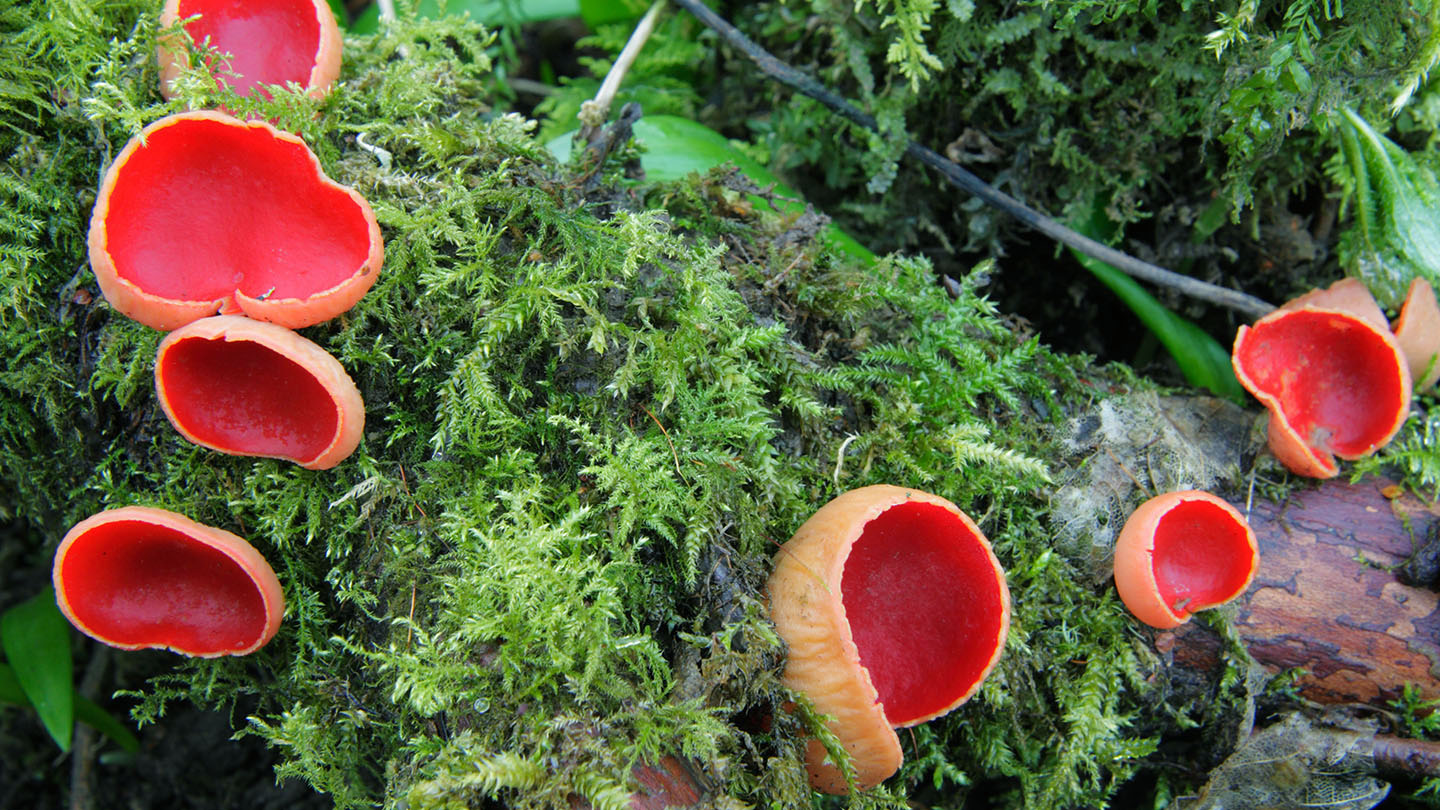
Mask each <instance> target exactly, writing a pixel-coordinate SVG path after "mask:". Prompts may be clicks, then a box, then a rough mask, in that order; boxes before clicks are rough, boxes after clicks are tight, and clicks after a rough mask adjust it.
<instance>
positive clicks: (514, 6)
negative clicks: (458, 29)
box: [350, 0, 580, 34]
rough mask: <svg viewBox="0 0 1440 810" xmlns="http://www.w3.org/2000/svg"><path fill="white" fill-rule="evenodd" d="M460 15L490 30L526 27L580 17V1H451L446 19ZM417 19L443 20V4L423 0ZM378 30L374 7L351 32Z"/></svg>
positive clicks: (377, 15)
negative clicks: (536, 23) (441, 18)
mask: <svg viewBox="0 0 1440 810" xmlns="http://www.w3.org/2000/svg"><path fill="white" fill-rule="evenodd" d="M460 14H469V15H470V19H472V20H475V21H476V22H482V23H484V24H486V25H489V26H495V25H523V24H525V23H532V22H542V21H544V20H557V19H560V18H562V17H578V16H580V0H449V2H446V3H445V8H444V12H443V15H444V16H450V15H460ZM415 16H417V17H439V16H442V12H441V9H440V0H420V2H418V3H416V4H415ZM379 27H380V7H379V6H378V5H377V4H373V3H372V4H371V5H370V7H369V8H366V9H365V11H364V12H362V13H361V14H360V16H359V17H356V18H355V22H354V23H352V24H351V25H350V30H351V31H353V32H354V33H357V34H373V33H375V31H376V30H377V29H378V28H379Z"/></svg>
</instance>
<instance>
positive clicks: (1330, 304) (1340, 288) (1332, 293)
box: [1280, 278, 1390, 329]
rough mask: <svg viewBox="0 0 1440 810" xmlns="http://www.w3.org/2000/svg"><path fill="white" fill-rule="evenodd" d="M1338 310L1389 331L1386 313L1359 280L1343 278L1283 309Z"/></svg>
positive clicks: (1297, 299) (1283, 306)
mask: <svg viewBox="0 0 1440 810" xmlns="http://www.w3.org/2000/svg"><path fill="white" fill-rule="evenodd" d="M1306 307H1309V308H1310V309H1338V310H1340V311H1341V312H1348V313H1350V314H1351V315H1354V316H1356V317H1358V318H1361V319H1363V320H1364V321H1365V322H1366V323H1369V324H1372V325H1374V326H1375V327H1376V328H1377V329H1389V328H1390V323H1389V322H1388V321H1386V320H1385V313H1384V312H1383V311H1382V310H1381V309H1380V305H1379V304H1377V303H1375V296H1373V295H1371V294H1370V288H1369V287H1366V286H1365V282H1363V281H1361V280H1360V279H1358V278H1342V279H1340V280H1339V281H1337V282H1335V283H1334V284H1331V285H1330V286H1329V287H1326V288H1325V289H1323V290H1311V291H1310V292H1308V293H1305V294H1304V295H1302V296H1299V297H1297V298H1292V299H1290V300H1289V301H1286V302H1285V303H1284V304H1283V305H1282V306H1281V307H1280V308H1281V309H1304V308H1306Z"/></svg>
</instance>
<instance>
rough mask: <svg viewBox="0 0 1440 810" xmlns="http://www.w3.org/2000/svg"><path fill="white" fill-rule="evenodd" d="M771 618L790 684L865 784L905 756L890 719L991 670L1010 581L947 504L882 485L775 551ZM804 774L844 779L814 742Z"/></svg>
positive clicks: (938, 702)
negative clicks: (825, 719)
mask: <svg viewBox="0 0 1440 810" xmlns="http://www.w3.org/2000/svg"><path fill="white" fill-rule="evenodd" d="M768 592H769V597H770V611H771V617H772V618H773V620H774V622H775V626H776V629H777V630H778V631H779V633H780V635H781V637H783V638H784V639H785V641H786V643H787V644H788V645H789V650H790V652H789V659H788V661H787V663H786V668H785V672H784V675H783V676H782V677H783V679H784V682H785V683H786V684H787V685H788V686H790V687H791V688H793V689H795V690H796V691H798V692H802V693H804V694H805V695H807V696H808V697H809V699H810V700H811V701H812V702H813V704H814V706H815V708H816V710H817V711H819V712H821V713H823V714H828V715H831V716H832V717H834V721H833V722H832V724H831V729H832V730H833V731H834V732H835V734H836V736H837V737H839V739H840V741H841V743H842V744H843V745H844V747H845V750H846V751H847V752H848V753H849V754H850V757H851V759H852V761H853V762H854V765H855V769H856V780H855V781H856V786H857V787H858V788H860V789H865V788H868V787H871V786H874V785H876V784H879V783H880V782H881V781H883V780H885V779H886V778H887V777H889V776H890V775H891V774H892V773H894V772H895V770H896V769H898V768H899V767H900V762H901V759H902V756H901V752H900V741H899V738H898V737H897V736H896V734H895V731H894V729H895V728H898V727H903V726H912V725H915V724H917V723H922V722H924V721H926V720H929V719H931V718H934V717H939V716H940V715H942V714H945V713H946V712H948V711H950V710H951V709H953V708H955V707H956V706H959V705H960V704H961V703H964V702H965V701H966V700H967V699H969V697H970V696H971V695H972V694H974V693H975V690H976V689H978V688H979V686H980V683H981V681H983V680H984V679H985V676H986V675H988V674H989V673H990V670H991V669H992V668H994V666H995V663H996V661H998V660H999V658H1000V652H1001V650H1002V649H1003V648H1004V646H1005V636H1006V633H1007V632H1008V630H1009V625H1010V592H1009V589H1008V588H1007V587H1006V585H1005V573H1004V571H1002V570H1001V568H1000V563H999V561H998V560H996V558H995V554H994V553H993V552H992V551H991V549H990V543H989V541H988V540H987V539H986V538H985V535H984V534H982V533H981V531H980V529H979V527H977V526H976V525H975V522H974V521H972V520H971V519H970V518H969V517H968V516H966V515H965V513H964V512H962V511H960V509H959V508H958V507H956V506H955V504H953V503H951V502H949V501H947V500H945V499H944V498H941V497H938V496H936V495H931V494H928V493H925V492H920V491H917V490H913V489H904V488H901V487H894V486H888V485H877V486H869V487H864V488H861V489H856V490H852V491H850V492H847V493H845V494H843V495H841V496H839V497H837V498H836V499H834V500H833V501H831V502H830V503H828V504H826V505H825V506H824V507H822V508H821V509H820V510H819V511H818V512H816V513H815V514H814V515H813V516H811V518H810V519H809V520H807V521H806V522H805V524H804V525H802V526H801V527H800V528H799V530H797V531H796V532H795V536H794V537H792V538H790V540H789V541H788V542H786V543H785V544H784V545H783V546H782V547H781V548H780V551H779V553H778V554H777V555H776V557H775V570H774V573H772V574H771V576H770V581H769V585H768ZM806 765H807V768H808V770H809V772H810V781H811V784H812V785H813V786H814V787H816V788H817V789H819V790H823V791H826V792H829V793H843V792H845V791H846V789H847V786H846V782H845V779H844V776H843V775H842V773H841V772H840V770H839V769H838V768H837V767H836V766H835V765H834V764H833V763H831V762H830V761H828V760H827V755H826V751H825V748H824V747H823V746H822V745H820V744H819V743H818V742H817V741H815V740H810V741H809V743H808V750H807V753H806Z"/></svg>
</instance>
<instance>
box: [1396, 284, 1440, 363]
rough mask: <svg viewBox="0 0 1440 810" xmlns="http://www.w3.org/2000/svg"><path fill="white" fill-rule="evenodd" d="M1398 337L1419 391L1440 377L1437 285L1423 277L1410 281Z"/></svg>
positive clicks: (1439, 314) (1400, 318)
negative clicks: (1435, 286)
mask: <svg viewBox="0 0 1440 810" xmlns="http://www.w3.org/2000/svg"><path fill="white" fill-rule="evenodd" d="M1395 340H1396V341H1397V342H1399V344H1400V348H1401V349H1402V350H1403V351H1404V352H1405V360H1406V362H1407V363H1408V364H1409V366H1410V379H1411V380H1413V381H1414V383H1415V390H1416V391H1425V390H1428V389H1429V388H1431V387H1432V386H1434V385H1435V383H1436V381H1440V303H1437V302H1436V300H1435V288H1434V287H1432V286H1430V282H1428V281H1426V280H1425V279H1423V278H1416V279H1415V280H1414V281H1411V282H1410V290H1409V292H1408V293H1407V294H1406V295H1405V303H1404V305H1403V306H1401V308H1400V317H1398V318H1396V319H1395Z"/></svg>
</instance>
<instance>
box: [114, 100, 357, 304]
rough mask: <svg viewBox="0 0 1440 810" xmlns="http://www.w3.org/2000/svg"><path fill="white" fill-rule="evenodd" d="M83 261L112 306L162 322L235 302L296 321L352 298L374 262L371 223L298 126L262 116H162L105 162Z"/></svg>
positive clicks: (183, 114)
mask: <svg viewBox="0 0 1440 810" xmlns="http://www.w3.org/2000/svg"><path fill="white" fill-rule="evenodd" d="M89 243H90V265H91V267H92V268H94V270H95V278H96V280H97V281H98V282H99V283H100V290H101V292H103V293H104V294H105V298H106V299H108V300H109V301H110V304H111V305H112V306H114V307H115V308H116V309H117V310H119V311H120V312H122V313H124V314H125V315H128V316H129V317H131V318H134V319H135V320H137V321H139V322H141V323H143V324H145V325H146V326H150V327H153V328H155V329H161V330H170V329H174V328H176V327H178V326H183V325H185V324H187V323H189V322H191V321H193V320H196V319H197V318H203V317H206V316H208V315H214V314H217V313H219V314H226V315H232V314H238V313H244V314H246V315H249V316H250V317H252V318H256V319H258V320H262V321H271V322H273V323H278V324H280V325H282V326H288V327H290V328H291V329H298V328H300V327H302V326H310V325H311V324H316V323H319V322H321V321H325V320H329V319H330V318H333V317H335V316H336V315H339V314H340V313H342V312H344V311H345V310H347V309H349V308H350V307H352V306H354V305H355V302H356V301H359V300H360V297H361V296H363V295H364V294H365V293H366V292H367V291H368V290H369V289H370V287H371V286H372V285H373V284H374V283H375V280H376V278H378V277H379V274H380V265H381V263H382V262H383V260H384V252H385V251H384V245H383V242H382V240H381V237H380V225H379V223H378V222H377V221H376V219H375V214H374V212H373V211H371V209H370V205H369V204H368V203H367V202H365V199H364V198H363V197H361V196H360V195H359V194H358V193H356V192H355V191H354V190H353V189H349V188H346V187H344V186H341V185H339V184H337V183H335V182H334V181H332V180H331V179H330V178H328V177H326V176H325V173H324V172H323V171H322V170H321V167H320V161H319V159H317V158H316V157H315V155H314V153H313V152H311V151H310V149H309V148H308V147H307V146H306V145H305V142H304V141H302V140H300V138H298V137H296V136H295V135H291V134H289V133H285V132H281V131H279V130H277V129H275V128H274V127H273V126H271V125H270V124H268V123H265V122H263V121H251V122H248V123H247V122H244V121H240V120H239V119H236V118H233V117H231V116H229V115H225V114H224V113H218V112H210V111H202V112H190V113H179V114H177V115H171V116H167V117H165V118H162V119H160V120H159V121H156V122H155V123H153V124H151V125H150V126H148V127H146V128H145V130H144V131H143V132H141V133H140V135H138V136H136V137H135V138H132V139H131V140H130V142H129V143H127V144H126V145H125V148H124V149H123V150H121V152H120V154H119V156H117V157H116V158H115V161H114V162H113V163H111V164H110V169H109V170H108V171H107V172H106V173H105V180H104V182H103V183H101V185H100V195H99V198H98V199H97V200H96V201H95V209H94V212H93V213H92V214H91V217H90V236H89Z"/></svg>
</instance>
